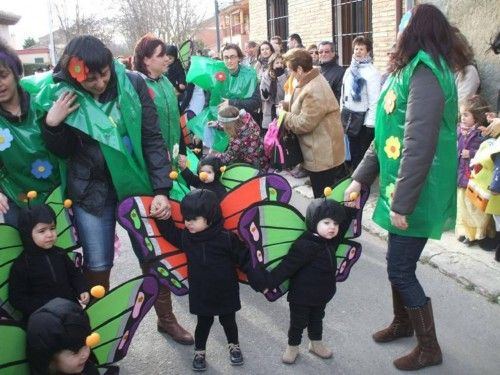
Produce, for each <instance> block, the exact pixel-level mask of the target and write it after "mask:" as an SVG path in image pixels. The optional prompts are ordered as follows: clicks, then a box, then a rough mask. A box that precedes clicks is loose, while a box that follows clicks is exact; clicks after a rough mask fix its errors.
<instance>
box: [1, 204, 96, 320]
mask: <svg viewBox="0 0 500 375" xmlns="http://www.w3.org/2000/svg"><path fill="white" fill-rule="evenodd" d="M18 229H19V232H20V234H21V240H22V242H23V246H24V251H23V252H22V253H21V254H20V255H19V257H18V258H17V259H16V260H15V261H14V264H13V265H12V269H11V271H10V277H9V279H10V281H9V299H10V303H11V304H12V306H13V307H14V308H16V309H18V310H20V311H21V312H22V313H23V317H24V319H25V320H27V319H28V317H29V316H30V315H31V314H32V313H33V311H35V310H36V309H38V308H40V307H41V306H43V305H44V304H45V303H47V302H49V301H50V300H52V299H54V298H56V297H62V298H65V299H67V300H71V301H73V302H81V303H83V304H87V303H88V302H89V299H90V295H89V293H88V286H87V283H86V281H85V278H84V277H83V274H82V273H81V272H80V270H78V269H77V268H76V267H75V265H74V263H73V262H72V261H71V260H70V258H69V257H68V255H67V253H66V252H65V251H64V250H63V249H61V248H59V247H57V246H54V244H55V242H56V240H57V233H56V214H55V213H54V211H53V210H52V208H50V206H48V205H46V204H42V205H38V206H33V207H28V208H23V209H21V211H20V214H19V219H18Z"/></svg>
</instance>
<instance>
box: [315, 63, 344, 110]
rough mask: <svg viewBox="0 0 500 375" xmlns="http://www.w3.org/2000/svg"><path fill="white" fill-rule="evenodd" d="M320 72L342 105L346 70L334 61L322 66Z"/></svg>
mask: <svg viewBox="0 0 500 375" xmlns="http://www.w3.org/2000/svg"><path fill="white" fill-rule="evenodd" d="M320 72H321V74H322V75H323V77H325V79H326V80H327V81H328V83H329V84H330V87H331V88H332V91H333V93H334V94H335V97H336V98H337V101H338V102H339V103H340V95H341V91H342V79H343V78H344V73H345V68H344V67H342V66H340V65H339V64H337V62H336V61H335V60H332V61H329V62H327V63H324V64H321V65H320Z"/></svg>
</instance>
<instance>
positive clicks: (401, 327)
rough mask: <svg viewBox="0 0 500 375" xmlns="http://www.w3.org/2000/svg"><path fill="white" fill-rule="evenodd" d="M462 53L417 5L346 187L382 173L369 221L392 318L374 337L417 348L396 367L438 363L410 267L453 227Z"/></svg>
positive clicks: (444, 24)
mask: <svg viewBox="0 0 500 375" xmlns="http://www.w3.org/2000/svg"><path fill="white" fill-rule="evenodd" d="M403 19H405V17H404V18H403ZM407 22H408V21H407ZM464 58H465V55H464V53H463V50H462V49H461V48H460V47H459V46H458V44H457V42H456V39H455V34H454V32H453V30H452V29H451V27H450V24H449V23H448V21H447V20H446V18H445V16H444V15H443V14H442V13H441V11H439V9H437V8H436V7H435V6H433V5H429V4H421V5H418V6H416V7H415V8H414V9H413V10H412V12H411V18H410V19H409V22H408V25H407V26H406V28H405V29H404V30H403V31H402V34H401V35H400V37H399V39H398V43H397V47H396V51H395V54H394V66H395V70H394V71H393V72H392V74H391V75H390V76H389V78H388V80H387V81H386V83H385V85H384V87H383V88H382V92H381V95H380V99H379V101H378V105H377V111H376V120H375V139H374V142H373V143H372V144H371V146H370V148H369V149H368V151H367V152H366V154H365V156H364V159H363V161H362V162H361V164H360V165H359V166H358V168H357V169H356V171H355V172H354V174H353V176H352V178H353V182H352V184H351V186H350V187H349V188H348V189H347V190H346V192H345V194H346V198H345V199H346V200H348V197H349V195H350V194H351V193H352V192H359V191H360V187H361V184H364V185H368V186H369V185H371V184H372V183H373V182H374V180H375V178H376V177H377V176H378V177H379V192H380V196H379V198H378V201H377V206H376V208H375V212H374V214H373V220H374V221H375V222H376V223H377V224H379V225H380V226H381V227H383V228H384V229H386V230H387V231H388V232H389V239H388V251H387V257H386V258H387V272H388V275H389V281H390V282H391V286H392V299H393V308H394V319H393V321H392V323H391V324H390V326H389V327H387V328H385V329H383V330H381V331H379V332H376V333H375V334H373V339H374V340H375V341H376V342H389V341H393V340H395V339H398V338H400V337H408V336H413V333H414V332H415V333H416V336H417V341H418V345H417V347H416V348H415V349H414V350H413V351H412V352H411V353H409V354H408V355H406V356H404V357H401V358H399V359H397V360H395V361H394V365H395V366H396V367H397V368H398V369H400V370H417V369H419V368H423V367H427V366H433V365H438V364H440V363H441V362H442V354H441V349H440V347H439V344H438V341H437V338H436V330H435V325H434V317H433V313H432V306H431V299H430V298H428V297H427V295H426V293H425V292H424V290H423V288H422V286H421V285H420V283H419V281H418V280H417V278H416V275H415V270H416V267H417V262H418V259H419V257H420V254H421V253H422V250H423V249H424V246H425V244H426V242H427V240H428V239H429V238H434V239H439V238H440V237H441V234H442V232H443V231H445V230H447V229H451V228H453V227H454V225H455V212H456V188H455V182H456V178H457V177H456V176H457V139H456V122H457V111H458V105H457V91H456V87H455V81H454V77H453V72H452V69H453V67H454V66H460V65H461V63H462V61H463V60H464Z"/></svg>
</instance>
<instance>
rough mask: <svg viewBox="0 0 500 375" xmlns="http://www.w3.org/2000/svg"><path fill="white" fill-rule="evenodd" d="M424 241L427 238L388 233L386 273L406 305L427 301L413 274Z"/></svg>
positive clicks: (418, 305) (419, 304)
mask: <svg viewBox="0 0 500 375" xmlns="http://www.w3.org/2000/svg"><path fill="white" fill-rule="evenodd" d="M426 242H427V238H422V237H408V236H400V235H398V234H393V233H389V241H388V250H387V256H386V259H387V273H388V275H389V280H390V282H391V283H392V284H393V285H394V286H395V287H396V289H397V290H398V291H399V293H400V294H401V297H402V298H403V302H404V304H405V306H407V307H421V306H423V305H425V304H426V303H427V297H426V295H425V292H424V290H423V289H422V286H421V285H420V283H419V282H418V280H417V276H416V275H415V270H416V269H417V262H418V258H420V254H421V253H422V250H423V249H424V247H425V244H426Z"/></svg>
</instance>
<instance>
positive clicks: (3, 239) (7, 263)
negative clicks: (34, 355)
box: [0, 224, 23, 352]
mask: <svg viewBox="0 0 500 375" xmlns="http://www.w3.org/2000/svg"><path fill="white" fill-rule="evenodd" d="M22 251H23V245H22V243H21V237H20V236H19V231H18V230H17V229H16V228H14V227H13V226H11V225H9V224H0V318H2V317H4V318H11V319H15V320H19V319H21V313H19V312H18V311H16V310H15V309H14V308H13V307H12V306H11V305H10V303H9V275H10V269H11V267H12V263H13V262H14V260H16V258H17V257H18V256H19V254H21V252H22ZM0 352H1V350H0Z"/></svg>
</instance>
